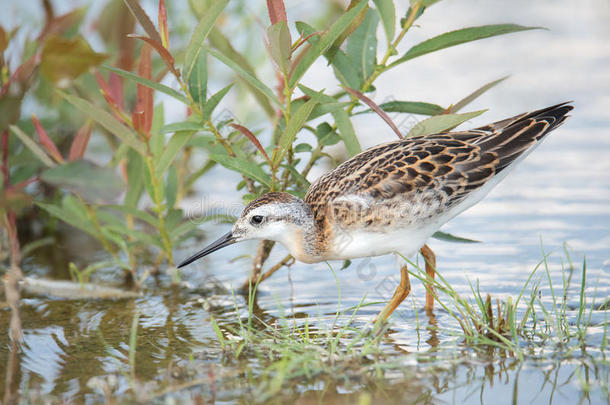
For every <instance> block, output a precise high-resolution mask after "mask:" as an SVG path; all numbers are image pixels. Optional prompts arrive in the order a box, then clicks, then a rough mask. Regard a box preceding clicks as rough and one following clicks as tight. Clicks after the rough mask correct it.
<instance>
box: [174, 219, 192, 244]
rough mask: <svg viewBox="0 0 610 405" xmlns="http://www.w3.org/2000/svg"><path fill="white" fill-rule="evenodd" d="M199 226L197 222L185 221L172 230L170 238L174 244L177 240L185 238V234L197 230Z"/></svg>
mask: <svg viewBox="0 0 610 405" xmlns="http://www.w3.org/2000/svg"><path fill="white" fill-rule="evenodd" d="M198 226H199V224H198V222H197V221H185V222H183V223H181V224H180V225H178V226H177V227H175V228H173V229H171V230H170V232H169V238H170V239H171V240H172V242H174V243H175V242H176V240H177V239H178V238H179V237H181V236H183V235H184V234H186V233H188V232H191V231H194V230H195V229H197V228H198Z"/></svg>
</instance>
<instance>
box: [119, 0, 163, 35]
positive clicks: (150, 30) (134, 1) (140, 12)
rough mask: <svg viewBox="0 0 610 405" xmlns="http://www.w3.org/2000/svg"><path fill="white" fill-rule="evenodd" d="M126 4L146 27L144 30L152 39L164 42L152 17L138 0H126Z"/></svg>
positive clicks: (143, 26)
mask: <svg viewBox="0 0 610 405" xmlns="http://www.w3.org/2000/svg"><path fill="white" fill-rule="evenodd" d="M125 4H126V5H127V7H128V8H129V11H131V14H133V16H134V17H135V18H136V20H138V22H139V23H140V25H141V26H142V28H144V32H146V33H147V34H148V36H149V37H150V38H151V39H152V40H154V41H157V42H159V43H161V42H163V41H162V40H161V36H160V35H159V32H158V31H157V29H156V28H155V26H154V24H153V23H152V21H150V18H148V15H146V12H145V11H144V9H143V8H142V7H141V6H140V3H139V2H138V0H125Z"/></svg>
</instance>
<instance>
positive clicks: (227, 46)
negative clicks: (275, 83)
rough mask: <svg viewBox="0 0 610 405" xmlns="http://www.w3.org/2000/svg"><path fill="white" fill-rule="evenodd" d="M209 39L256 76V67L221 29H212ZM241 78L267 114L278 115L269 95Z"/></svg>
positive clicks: (270, 115) (270, 116)
mask: <svg viewBox="0 0 610 405" xmlns="http://www.w3.org/2000/svg"><path fill="white" fill-rule="evenodd" d="M209 41H210V44H212V46H213V47H214V48H216V49H217V50H218V51H219V52H221V53H223V54H224V55H226V56H227V57H228V58H229V59H231V60H233V61H235V63H237V64H238V65H240V66H241V67H242V68H243V69H244V70H246V71H247V72H250V74H252V75H253V76H256V73H255V71H254V68H253V67H252V65H251V64H250V62H249V61H248V59H247V58H246V57H245V56H243V55H242V54H241V53H239V52H237V51H236V50H235V48H233V46H232V45H231V42H230V41H229V40H228V39H227V37H225V36H224V35H223V34H222V32H220V30H219V29H217V28H213V29H212V32H210V36H209ZM240 80H242V81H243V82H244V84H245V85H246V87H247V88H248V90H249V91H250V92H251V93H252V95H253V96H254V98H256V101H257V102H258V105H259V106H260V107H261V108H262V109H263V111H264V112H265V114H267V116H268V117H269V118H273V119H274V118H275V116H276V111H275V108H273V106H272V105H271V103H270V102H269V99H268V98H267V96H265V95H264V94H263V93H261V92H260V91H259V90H258V89H257V88H256V87H254V86H252V85H251V84H250V83H248V82H247V81H246V80H243V79H241V78H240Z"/></svg>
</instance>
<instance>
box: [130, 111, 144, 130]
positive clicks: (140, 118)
mask: <svg viewBox="0 0 610 405" xmlns="http://www.w3.org/2000/svg"><path fill="white" fill-rule="evenodd" d="M131 122H133V127H134V128H135V129H136V131H138V132H143V131H142V128H144V124H145V121H144V111H134V112H132V113H131Z"/></svg>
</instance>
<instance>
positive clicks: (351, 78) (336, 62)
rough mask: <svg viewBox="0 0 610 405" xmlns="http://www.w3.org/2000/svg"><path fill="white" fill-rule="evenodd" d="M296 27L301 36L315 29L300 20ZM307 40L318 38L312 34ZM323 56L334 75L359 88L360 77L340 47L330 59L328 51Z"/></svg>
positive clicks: (314, 41)
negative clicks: (329, 64)
mask: <svg viewBox="0 0 610 405" xmlns="http://www.w3.org/2000/svg"><path fill="white" fill-rule="evenodd" d="M296 27H297V30H298V31H299V33H300V34H301V36H303V37H307V36H309V35H311V34H312V33H314V32H315V29H314V28H313V27H312V26H311V25H309V24H307V23H305V22H302V21H297V22H296ZM308 41H309V42H310V43H312V44H313V43H316V42H317V41H319V38H318V37H317V36H313V37H310V38H309V39H308ZM324 56H325V57H326V59H328V61H329V63H331V64H332V66H333V70H334V72H335V76H336V77H337V79H339V81H340V82H341V83H342V84H343V85H345V86H347V87H350V88H353V89H357V88H360V78H359V76H358V72H357V71H356V68H355V65H354V62H352V60H351V59H350V58H348V57H347V55H346V54H345V52H343V51H342V50H341V49H337V50H336V52H335V54H334V56H333V58H332V59H330V58H329V57H328V52H327V53H325V54H324Z"/></svg>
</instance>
